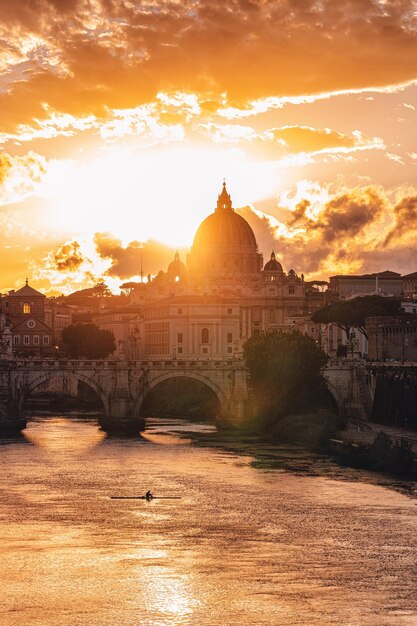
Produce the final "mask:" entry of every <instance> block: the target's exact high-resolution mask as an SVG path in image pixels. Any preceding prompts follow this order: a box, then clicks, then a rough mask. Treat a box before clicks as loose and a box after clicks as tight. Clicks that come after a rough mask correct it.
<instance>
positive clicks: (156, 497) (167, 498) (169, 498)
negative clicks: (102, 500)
mask: <svg viewBox="0 0 417 626" xmlns="http://www.w3.org/2000/svg"><path fill="white" fill-rule="evenodd" d="M110 499H111V500H181V496H152V497H151V498H147V497H146V496H110Z"/></svg>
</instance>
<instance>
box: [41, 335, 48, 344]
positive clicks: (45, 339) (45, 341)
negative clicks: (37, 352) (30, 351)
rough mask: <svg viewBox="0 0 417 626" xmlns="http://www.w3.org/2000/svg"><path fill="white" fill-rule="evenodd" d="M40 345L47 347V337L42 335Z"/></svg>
mask: <svg viewBox="0 0 417 626" xmlns="http://www.w3.org/2000/svg"><path fill="white" fill-rule="evenodd" d="M42 343H43V345H44V346H47V345H48V344H49V335H44V336H43V337H42Z"/></svg>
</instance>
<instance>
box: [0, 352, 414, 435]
mask: <svg viewBox="0 0 417 626" xmlns="http://www.w3.org/2000/svg"><path fill="white" fill-rule="evenodd" d="M324 376H325V378H326V381H327V386H328V390H329V392H330V394H331V396H332V398H333V400H334V404H335V406H337V409H338V412H339V414H340V415H342V416H346V417H357V418H361V419H369V418H370V417H371V416H372V414H373V412H374V413H375V410H376V408H377V410H378V411H381V410H387V409H386V407H387V406H388V405H389V403H391V404H392V402H398V400H391V396H392V393H391V391H392V390H394V392H395V393H394V392H393V393H394V396H395V394H397V395H396V396H395V397H397V396H398V397H399V396H401V394H403V391H404V389H406V391H407V392H410V389H411V392H412V393H414V387H416V388H417V363H381V362H377V363H366V362H361V361H356V360H349V359H338V360H330V361H329V362H328V364H327V366H326V368H325V370H324ZM179 377H185V378H189V379H193V380H197V381H200V382H201V383H203V384H204V385H206V387H207V388H208V389H210V390H211V391H212V392H213V394H214V395H215V396H216V398H217V400H218V404H219V407H220V411H219V415H218V420H219V422H220V423H223V424H233V425H237V424H239V423H242V421H243V420H244V417H245V411H244V408H245V402H246V400H247V398H248V388H247V373H246V369H245V364H244V362H243V361H242V360H240V359H234V360H231V361H224V360H215V359H213V360H211V359H210V360H192V361H185V360H184V361H182V360H181V361H179V360H175V359H172V360H166V361H124V360H117V359H107V360H87V359H73V360H71V359H50V358H32V359H16V358H11V359H1V360H0V431H10V430H14V431H16V430H21V429H23V428H25V426H26V419H25V416H24V410H23V409H24V402H25V400H26V398H28V397H29V396H30V394H31V393H32V392H33V391H34V390H35V389H36V388H37V387H39V386H40V385H42V384H43V383H45V382H46V381H52V380H54V379H59V380H60V381H61V382H62V388H64V389H65V388H71V387H72V388H74V385H75V386H76V385H77V384H78V382H79V381H81V382H83V383H85V384H86V385H88V386H89V387H90V388H91V389H93V390H94V391H95V393H96V394H97V396H98V398H99V399H100V401H101V404H102V407H103V409H102V412H101V414H100V417H99V421H100V425H101V426H102V428H103V429H104V430H106V431H108V432H112V431H114V432H117V431H119V432H125V433H137V432H139V431H140V430H143V429H144V427H145V422H144V418H143V416H142V414H141V407H142V403H143V401H144V399H145V397H146V396H147V395H148V394H149V392H150V391H152V389H154V388H155V387H157V385H159V384H160V383H163V382H164V381H166V380H169V379H174V378H179ZM410 380H412V381H415V382H412V383H410ZM404 385H405V387H404ZM386 389H388V390H391V391H389V393H391V395H389V394H388V395H387V393H388V392H387V391H386ZM408 395H410V393H409V394H408ZM394 396H393V397H394ZM410 397H411V396H410ZM375 398H377V400H378V402H377V404H378V406H377V407H376V404H375V402H376V401H375ZM413 398H414V396H412V399H411V400H407V402H408V403H409V404H410V406H411V405H413V402H414V400H413ZM413 406H414V405H413ZM381 407H382V408H381ZM389 410H390V411H391V412H392V411H394V412H395V410H396V408H395V407H394V408H392V407H391V408H390V409H389ZM404 410H405V411H411V410H412V409H411V408H410V409H409V408H407V407H406V408H405V409H404ZM374 417H375V415H374ZM407 419H408V418H407Z"/></svg>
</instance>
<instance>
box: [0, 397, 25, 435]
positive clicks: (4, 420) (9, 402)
mask: <svg viewBox="0 0 417 626" xmlns="http://www.w3.org/2000/svg"><path fill="white" fill-rule="evenodd" d="M1 395H3V394H1ZM24 428H26V419H25V417H24V416H23V415H22V413H21V410H20V407H19V404H18V403H16V402H14V401H13V399H12V398H10V397H8V398H7V397H2V398H1V397H0V435H9V434H11V433H13V434H15V433H19V432H20V431H21V430H23V429H24Z"/></svg>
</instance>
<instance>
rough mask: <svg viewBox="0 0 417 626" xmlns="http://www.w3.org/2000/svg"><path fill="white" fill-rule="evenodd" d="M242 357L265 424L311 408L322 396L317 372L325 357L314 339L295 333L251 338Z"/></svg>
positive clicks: (324, 362)
mask: <svg viewBox="0 0 417 626" xmlns="http://www.w3.org/2000/svg"><path fill="white" fill-rule="evenodd" d="M244 357H245V360H246V367H247V369H248V373H249V381H250V388H251V392H252V394H253V395H254V397H255V400H256V404H257V408H258V412H259V416H260V417H261V418H263V419H264V420H265V422H274V421H275V420H276V419H278V418H279V417H281V416H282V415H286V414H289V413H297V412H302V411H305V410H311V409H314V408H315V407H316V406H317V404H318V403H319V402H320V400H321V399H322V398H323V396H324V394H325V390H326V385H325V381H324V378H323V375H322V371H321V370H322V368H323V367H324V365H325V364H326V356H325V354H324V353H323V352H322V350H321V349H320V348H319V347H318V345H317V344H316V342H315V341H314V339H312V338H311V337H308V336H306V335H303V334H302V333H300V332H299V331H295V330H294V331H292V332H290V333H284V332H281V331H274V332H271V333H263V334H261V335H258V336H254V337H251V338H250V339H249V340H248V341H247V342H246V344H245V346H244Z"/></svg>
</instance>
